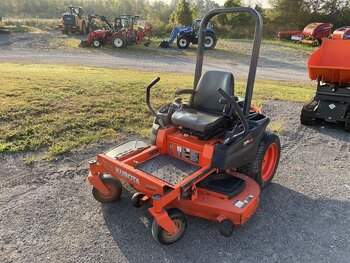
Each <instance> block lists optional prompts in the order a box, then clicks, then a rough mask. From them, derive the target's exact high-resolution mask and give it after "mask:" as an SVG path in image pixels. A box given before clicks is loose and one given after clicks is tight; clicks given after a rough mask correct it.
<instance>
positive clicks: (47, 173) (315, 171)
mask: <svg viewBox="0 0 350 263" xmlns="http://www.w3.org/2000/svg"><path fill="white" fill-rule="evenodd" d="M301 106H302V105H301V104H298V103H290V102H284V101H271V102H269V104H268V105H267V106H265V107H264V109H263V111H264V112H265V113H267V114H268V115H269V116H270V117H271V118H272V120H273V121H277V120H278V121H281V122H282V123H283V132H282V134H281V135H280V138H281V142H282V151H283V152H282V158H281V162H280V166H279V169H278V172H277V175H276V177H275V179H274V180H273V183H272V184H271V185H270V186H269V187H268V188H266V189H265V190H264V191H262V193H261V204H260V208H259V209H258V211H257V212H256V214H255V215H254V216H253V217H252V218H251V220H250V221H249V222H248V223H247V224H246V225H245V226H244V227H242V228H240V229H236V230H235V231H234V235H233V236H232V237H231V238H229V239H227V238H224V237H222V236H221V235H220V234H219V229H218V225H217V224H216V223H212V222H209V221H206V220H202V219H198V218H194V217H190V218H189V227H188V229H187V232H186V233H185V235H184V237H183V238H182V239H181V240H179V241H178V242H177V243H175V244H173V245H171V246H162V245H159V244H157V243H156V242H155V241H154V240H153V238H152V236H151V233H150V224H151V223H150V222H151V217H150V216H149V215H148V212H147V207H142V208H139V209H136V208H134V207H132V205H131V203H130V202H129V199H130V197H131V194H130V193H129V192H128V191H124V193H123V195H122V198H121V200H120V201H119V202H117V203H113V204H107V205H101V204H99V203H97V202H96V201H95V200H94V199H93V197H92V195H91V188H90V186H89V185H88V183H87V181H86V175H87V167H88V165H87V163H88V160H89V159H91V158H93V157H94V155H95V154H96V153H98V152H100V151H101V150H105V149H106V148H108V147H110V146H112V145H111V144H109V145H103V146H90V147H91V148H88V149H84V150H82V151H81V152H77V153H74V154H71V155H67V156H65V158H64V159H62V160H61V161H57V162H54V163H46V162H40V163H36V164H34V165H33V166H25V165H24V164H23V163H22V162H21V159H22V158H23V156H24V155H23V154H13V155H2V156H1V157H0V161H1V162H0V170H1V174H0V189H1V191H0V211H1V212H0V262H127V261H128V262H332V263H335V262H349V258H350V243H349V240H350V173H349V161H350V140H349V134H348V133H346V132H344V131H343V128H342V127H341V126H337V125H327V124H326V125H322V124H321V125H319V126H316V127H312V128H309V127H304V126H301V125H300V124H299V111H300V108H301Z"/></svg>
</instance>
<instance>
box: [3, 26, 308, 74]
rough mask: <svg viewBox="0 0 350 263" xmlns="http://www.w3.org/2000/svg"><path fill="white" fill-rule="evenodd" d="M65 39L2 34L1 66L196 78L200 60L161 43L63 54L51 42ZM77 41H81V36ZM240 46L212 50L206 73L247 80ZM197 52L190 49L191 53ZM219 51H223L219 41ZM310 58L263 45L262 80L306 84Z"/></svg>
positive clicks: (245, 49) (244, 47)
mask: <svg viewBox="0 0 350 263" xmlns="http://www.w3.org/2000/svg"><path fill="white" fill-rule="evenodd" d="M64 38H65V37H64V36H62V34H60V33H58V32H55V31H53V32H50V33H21V34H19V33H13V34H10V35H0V62H29V63H30V62H34V63H50V64H73V65H85V66H98V67H111V68H123V69H130V68H132V69H137V70H148V71H158V72H171V73H187V74H192V72H194V68H195V57H194V56H185V55H181V54H182V53H181V52H183V51H179V49H178V48H176V47H174V48H170V49H167V50H166V51H160V49H159V48H158V47H157V46H156V43H154V44H153V43H152V44H151V46H150V47H149V48H148V49H146V48H145V50H146V52H144V51H141V52H140V50H138V52H134V51H132V50H131V49H130V48H129V49H123V50H115V49H114V50H112V49H110V48H108V49H107V48H102V49H100V50H96V49H93V48H89V49H80V48H68V49H62V47H60V46H59V45H58V44H57V42H55V41H52V39H55V40H60V39H61V40H62V39H64ZM72 38H73V39H78V40H80V39H82V37H79V36H74V37H72ZM235 41H236V42H237V43H236V46H237V47H238V48H239V49H240V50H238V51H236V50H223V49H221V50H220V51H218V50H212V51H209V52H210V53H208V54H209V57H207V59H206V63H205V65H204V70H210V69H219V70H230V71H233V72H234V75H235V76H236V77H241V78H242V77H246V76H247V74H248V67H249V61H250V60H249V54H250V48H251V43H250V41H247V40H235ZM58 43H59V42H58ZM175 46H176V45H175ZM195 47H196V46H191V49H195ZM218 48H220V40H219V42H218ZM148 51H149V52H148ZM215 52H218V53H215ZM215 54H217V55H215ZM307 57H308V56H307V54H305V53H304V52H298V51H297V50H292V49H283V48H281V47H280V48H279V47H278V46H276V45H274V44H266V43H264V44H263V45H262V47H261V53H260V59H259V68H258V71H257V77H258V78H259V79H267V80H291V81H294V80H297V81H307V80H308V77H307V74H306V73H307V70H306V60H307ZM135 61H137V63H135Z"/></svg>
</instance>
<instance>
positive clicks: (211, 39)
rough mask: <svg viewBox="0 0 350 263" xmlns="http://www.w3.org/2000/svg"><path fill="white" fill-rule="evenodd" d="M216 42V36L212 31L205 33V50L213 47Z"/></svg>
mask: <svg viewBox="0 0 350 263" xmlns="http://www.w3.org/2000/svg"><path fill="white" fill-rule="evenodd" d="M216 43H217V39H216V36H215V35H214V34H212V33H207V34H206V36H205V38H204V48H205V49H207V50H210V49H213V48H215V46H216Z"/></svg>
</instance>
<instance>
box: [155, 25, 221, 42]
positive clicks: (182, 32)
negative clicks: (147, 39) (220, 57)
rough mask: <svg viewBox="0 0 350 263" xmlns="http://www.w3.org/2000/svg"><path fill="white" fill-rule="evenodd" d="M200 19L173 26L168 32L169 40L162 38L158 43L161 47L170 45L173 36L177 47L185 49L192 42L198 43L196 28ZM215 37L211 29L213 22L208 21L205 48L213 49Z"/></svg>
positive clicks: (197, 28)
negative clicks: (183, 25) (187, 24)
mask: <svg viewBox="0 0 350 263" xmlns="http://www.w3.org/2000/svg"><path fill="white" fill-rule="evenodd" d="M201 21H202V20H201V19H196V20H194V21H193V23H192V26H185V27H175V28H174V29H173V31H172V32H171V34H170V39H169V41H167V40H164V41H163V42H161V43H160V44H159V46H160V47H162V48H167V47H170V46H171V45H172V44H173V43H174V40H175V38H176V39H177V41H176V43H177V46H178V48H180V49H186V48H188V46H189V45H190V43H192V44H198V30H199V27H200V24H201ZM216 42H217V38H216V35H215V32H214V29H213V24H212V23H211V22H210V23H209V24H208V27H207V28H206V35H205V40H204V47H205V49H213V48H214V47H215V46H216Z"/></svg>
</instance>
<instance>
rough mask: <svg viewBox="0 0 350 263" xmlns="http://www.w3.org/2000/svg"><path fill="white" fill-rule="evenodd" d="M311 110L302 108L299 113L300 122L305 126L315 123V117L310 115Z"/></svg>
mask: <svg viewBox="0 0 350 263" xmlns="http://www.w3.org/2000/svg"><path fill="white" fill-rule="evenodd" d="M312 114H313V112H310V111H308V110H305V109H302V110H301V114H300V123H301V124H302V125H306V126H312V125H314V123H315V118H313V117H312Z"/></svg>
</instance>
